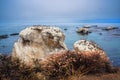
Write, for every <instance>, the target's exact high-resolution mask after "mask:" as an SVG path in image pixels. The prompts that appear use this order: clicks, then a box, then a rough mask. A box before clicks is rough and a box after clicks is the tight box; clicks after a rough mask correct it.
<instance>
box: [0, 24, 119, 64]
mask: <svg viewBox="0 0 120 80" xmlns="http://www.w3.org/2000/svg"><path fill="white" fill-rule="evenodd" d="M34 24H35V25H50V26H54V25H55V26H58V27H60V28H61V29H62V31H63V32H64V33H65V35H66V38H65V43H66V45H67V47H68V48H69V49H73V44H74V42H75V41H77V40H80V39H87V40H93V41H95V42H96V43H97V44H99V45H100V47H101V48H103V49H104V50H105V51H106V53H107V55H108V56H109V57H110V59H111V61H112V62H113V64H114V65H115V66H120V36H115V35H113V34H120V23H1V24H0V35H3V34H8V35H9V34H11V33H16V32H20V31H21V30H23V29H24V28H26V27H29V26H31V25H34ZM88 24H94V25H95V24H96V25H98V27H100V28H101V27H108V26H110V25H114V26H117V27H119V29H117V30H112V31H103V30H101V29H98V28H93V29H92V28H91V30H92V31H93V32H92V33H90V34H89V35H85V36H83V35H80V34H78V33H76V30H77V27H82V26H83V25H88ZM65 28H67V30H64V29H65ZM101 33H102V35H100V34H101ZM18 38H19V36H18V35H17V36H10V35H9V38H6V39H0V53H4V54H11V52H12V48H13V45H14V42H15V41H17V39H18Z"/></svg>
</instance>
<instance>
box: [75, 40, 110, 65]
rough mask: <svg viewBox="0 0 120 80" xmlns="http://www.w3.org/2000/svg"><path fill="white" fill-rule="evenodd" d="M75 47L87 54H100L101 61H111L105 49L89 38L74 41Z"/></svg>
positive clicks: (77, 50) (76, 49)
mask: <svg viewBox="0 0 120 80" xmlns="http://www.w3.org/2000/svg"><path fill="white" fill-rule="evenodd" d="M74 49H75V51H76V52H79V53H83V54H85V55H87V56H88V57H89V56H93V55H98V57H100V58H101V61H103V62H107V63H109V58H108V57H107V55H106V53H105V51H104V50H102V49H101V48H100V47H99V46H98V45H97V44H96V43H95V42H93V41H87V40H79V41H76V42H75V43H74Z"/></svg>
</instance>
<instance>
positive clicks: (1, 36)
mask: <svg viewBox="0 0 120 80" xmlns="http://www.w3.org/2000/svg"><path fill="white" fill-rule="evenodd" d="M6 38H8V35H7V34H4V35H0V39H6Z"/></svg>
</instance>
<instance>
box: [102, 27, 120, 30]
mask: <svg viewBox="0 0 120 80" xmlns="http://www.w3.org/2000/svg"><path fill="white" fill-rule="evenodd" d="M114 29H118V27H115V26H109V27H106V28H103V30H106V31H109V30H114Z"/></svg>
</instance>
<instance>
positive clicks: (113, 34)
mask: <svg viewBox="0 0 120 80" xmlns="http://www.w3.org/2000/svg"><path fill="white" fill-rule="evenodd" d="M112 35H114V36H120V34H112Z"/></svg>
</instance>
